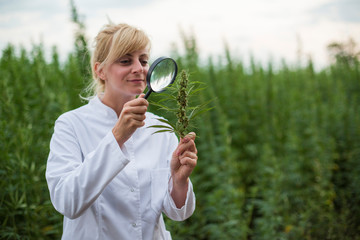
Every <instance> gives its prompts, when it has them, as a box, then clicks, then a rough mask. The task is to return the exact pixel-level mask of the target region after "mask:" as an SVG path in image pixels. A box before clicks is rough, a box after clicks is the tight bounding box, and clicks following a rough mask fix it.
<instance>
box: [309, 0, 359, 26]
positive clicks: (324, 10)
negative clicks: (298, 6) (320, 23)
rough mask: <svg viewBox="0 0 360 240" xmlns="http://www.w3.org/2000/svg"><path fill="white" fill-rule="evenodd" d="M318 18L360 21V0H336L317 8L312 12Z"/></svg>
mask: <svg viewBox="0 0 360 240" xmlns="http://www.w3.org/2000/svg"><path fill="white" fill-rule="evenodd" d="M312 14H313V16H314V18H315V19H316V20H319V19H323V18H326V19H329V20H334V21H345V22H360V1H359V0H336V1H332V2H328V3H324V4H323V5H321V6H319V7H318V8H315V9H314V10H313V12H312Z"/></svg>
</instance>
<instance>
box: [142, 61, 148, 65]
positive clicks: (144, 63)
mask: <svg viewBox="0 0 360 240" xmlns="http://www.w3.org/2000/svg"><path fill="white" fill-rule="evenodd" d="M148 63H149V62H148V61H147V60H142V61H141V64H142V65H143V66H146V65H147V64H148Z"/></svg>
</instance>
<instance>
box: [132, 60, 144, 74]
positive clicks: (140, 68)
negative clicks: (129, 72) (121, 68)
mask: <svg viewBox="0 0 360 240" xmlns="http://www.w3.org/2000/svg"><path fill="white" fill-rule="evenodd" d="M143 71H144V67H143V65H142V64H141V62H140V61H134V66H133V72H134V73H142V72H143Z"/></svg>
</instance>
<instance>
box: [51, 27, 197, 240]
mask: <svg viewBox="0 0 360 240" xmlns="http://www.w3.org/2000/svg"><path fill="white" fill-rule="evenodd" d="M95 43H96V44H95V50H94V53H93V56H92V61H91V67H92V71H93V78H94V84H93V85H94V86H93V87H94V89H96V91H95V93H96V95H95V96H94V97H93V98H92V99H90V101H89V103H88V104H86V105H85V106H82V107H80V108H78V109H75V110H72V111H70V112H67V113H65V114H63V115H61V116H60V117H59V118H58V119H57V121H56V122H55V127H54V134H53V136H52V139H51V142H50V153H49V157H48V162H47V169H46V179H47V183H48V187H49V191H50V196H51V201H52V203H53V205H54V207H55V208H56V210H57V211H59V212H60V213H61V214H63V215H64V223H63V224H64V225H63V236H62V239H171V236H170V233H169V232H167V231H166V230H165V225H164V221H163V218H162V212H164V213H165V214H166V215H167V216H168V217H169V218H171V219H173V220H176V221H182V220H184V219H186V218H188V217H190V216H191V215H192V213H193V212H194V209H195V196H194V193H193V188H192V184H191V182H190V180H189V176H190V174H191V172H192V171H193V169H194V167H195V166H196V162H197V149H196V146H195V143H194V140H195V134H194V133H191V134H189V135H187V136H186V137H184V138H183V139H181V140H180V143H179V142H178V139H177V138H176V136H175V135H174V134H172V133H161V134H152V133H153V130H151V128H147V127H148V126H151V125H156V124H159V122H158V120H156V118H157V116H155V115H154V114H152V113H149V112H147V107H148V102H147V100H146V99H144V94H142V92H143V91H144V89H145V87H146V79H145V78H146V74H147V72H148V69H149V65H148V59H149V50H150V40H149V38H148V37H147V36H146V34H145V33H144V32H143V31H141V30H139V29H137V28H134V27H132V26H129V25H127V24H119V25H107V26H105V27H104V28H103V29H102V30H101V31H100V32H99V34H98V35H97V37H96V38H95ZM138 95H139V97H136V96H138Z"/></svg>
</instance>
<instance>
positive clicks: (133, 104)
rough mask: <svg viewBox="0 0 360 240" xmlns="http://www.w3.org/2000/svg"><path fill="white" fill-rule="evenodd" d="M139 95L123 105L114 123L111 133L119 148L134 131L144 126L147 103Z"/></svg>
mask: <svg viewBox="0 0 360 240" xmlns="http://www.w3.org/2000/svg"><path fill="white" fill-rule="evenodd" d="M144 96H145V94H141V95H140V96H139V97H138V98H136V99H134V100H131V101H129V102H127V103H125V104H124V106H123V109H122V111H121V113H120V116H119V120H118V121H117V122H116V124H115V126H114V128H113V130H112V132H113V134H114V136H115V139H116V140H117V142H118V143H119V146H120V147H121V146H122V145H123V144H124V143H125V142H126V141H127V140H128V139H129V138H130V137H131V135H132V134H133V133H134V132H135V131H136V129H137V128H139V127H142V126H144V125H145V121H144V120H145V113H146V111H147V108H148V106H149V102H148V101H147V100H146V99H145V98H144Z"/></svg>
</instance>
